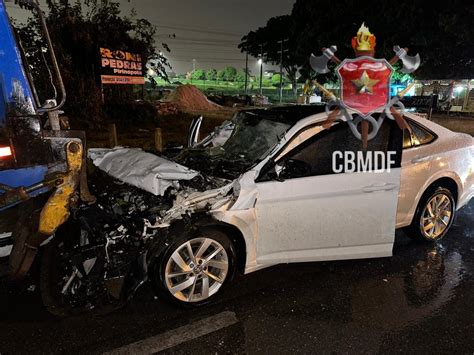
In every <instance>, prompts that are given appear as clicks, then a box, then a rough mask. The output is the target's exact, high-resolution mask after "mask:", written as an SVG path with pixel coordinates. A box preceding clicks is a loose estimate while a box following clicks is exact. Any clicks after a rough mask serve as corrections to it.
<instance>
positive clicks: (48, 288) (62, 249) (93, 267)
mask: <svg viewBox="0 0 474 355" xmlns="http://www.w3.org/2000/svg"><path fill="white" fill-rule="evenodd" d="M76 227H77V226H76ZM73 228H74V227H72V228H71V224H69V223H67V224H66V225H65V226H63V227H62V228H61V230H60V233H59V235H57V236H56V237H54V239H53V240H52V241H51V242H50V243H49V244H47V245H46V246H45V247H44V248H43V254H42V258H41V269H40V290H41V297H42V300H43V304H44V305H45V307H46V309H47V310H48V311H49V312H50V313H51V314H53V315H55V316H59V317H65V316H70V315H76V314H81V313H86V312H93V313H98V314H103V313H108V312H110V311H113V310H115V309H117V308H119V307H121V306H123V305H124V304H125V302H124V300H123V299H115V298H113V297H111V296H110V294H109V293H108V291H107V288H106V287H105V284H104V281H103V279H104V278H103V270H104V268H103V263H104V260H103V258H102V256H101V255H97V256H96V257H93V258H91V259H87V260H86V259H84V258H85V257H82V256H81V254H80V252H78V251H77V249H76V248H78V247H84V246H85V247H87V244H86V245H82V244H83V243H84V238H80V237H78V236H76V235H75V234H77V233H74V231H73V230H72V229H73ZM85 240H87V238H86V239H85ZM73 259H74V260H75V263H74V262H73ZM78 262H79V263H80V265H81V267H80V271H79V270H78V268H77V267H75V266H74V265H76V264H77V263H78Z"/></svg>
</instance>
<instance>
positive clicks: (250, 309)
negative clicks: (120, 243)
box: [0, 201, 474, 354]
mask: <svg viewBox="0 0 474 355" xmlns="http://www.w3.org/2000/svg"><path fill="white" fill-rule="evenodd" d="M0 302H1V304H0V314H1V315H0V317H1V321H0V353H1V354H9V353H12V354H13V353H15V354H16V353H26V352H28V353H66V352H67V353H102V352H104V351H110V350H113V349H115V348H117V347H121V346H124V345H127V344H130V343H133V342H136V341H139V340H142V339H146V338H149V337H153V336H156V335H159V334H163V333H165V332H168V331H171V333H173V330H175V329H181V328H180V327H183V326H186V325H189V324H194V322H199V321H201V320H204V322H206V320H207V319H208V318H209V317H212V316H215V315H217V316H219V315H220V314H223V312H225V314H232V316H233V317H234V315H235V318H236V322H235V323H234V324H232V325H229V326H227V327H225V328H222V329H220V330H217V331H215V332H212V333H210V334H207V335H204V336H201V337H198V338H196V339H194V340H189V341H186V342H184V343H182V344H180V345H177V346H175V347H172V348H170V349H168V350H166V351H167V352H169V353H193V354H195V353H205V354H207V353H257V352H264V353H269V354H275V353H294V352H299V353H316V352H317V353H330V352H331V353H362V352H364V353H395V352H397V353H398V352H409V353H415V352H416V353H468V354H473V352H474V201H472V202H471V203H470V205H468V206H466V207H464V208H463V209H462V210H461V211H460V213H459V215H458V217H457V219H456V221H455V223H454V225H453V227H452V229H451V231H450V233H449V234H448V235H447V236H446V237H445V239H444V240H443V241H442V242H441V243H439V244H436V245H430V244H418V243H414V242H412V241H411V240H410V239H408V238H407V237H406V236H405V235H404V234H403V233H401V232H398V233H397V241H396V244H395V247H394V256H393V257H392V258H384V259H372V260H358V261H344V262H324V263H306V264H293V265H279V266H276V267H272V268H269V269H266V270H262V271H259V272H256V273H253V274H250V275H247V276H245V277H237V278H236V279H235V280H234V282H233V284H231V285H230V286H229V287H228V288H227V289H226V290H224V294H223V295H222V297H221V298H220V301H218V303H217V304H214V305H210V306H206V307H204V308H200V309H195V310H191V311H190V310H182V309H175V308H172V307H170V306H167V305H166V304H164V303H162V302H161V301H159V300H156V299H154V297H153V294H152V292H151V291H150V289H149V288H148V287H143V288H142V289H141V291H140V292H139V293H138V294H137V295H136V297H135V298H134V300H133V301H132V303H131V304H129V305H128V306H127V307H125V308H124V309H121V310H119V311H116V312H114V313H112V314H108V315H101V316H97V315H96V316H80V317H74V318H68V319H55V318H53V317H51V316H49V315H48V314H47V313H46V312H45V311H44V310H43V309H42V307H41V305H40V301H39V297H38V295H37V292H26V293H23V294H20V295H18V294H15V295H5V291H3V292H1V294H0ZM212 319H213V318H211V321H212ZM193 327H196V329H194V330H195V333H198V332H199V331H201V330H202V329H201V328H202V327H205V325H204V326H203V325H202V324H201V323H196V324H195V325H193V326H192V327H188V328H191V337H192V334H193V331H192V328H193ZM188 328H186V329H188ZM188 333H189V329H188ZM182 335H183V334H182V333H178V336H175V338H176V337H177V338H179V336H182ZM188 335H189V334H188Z"/></svg>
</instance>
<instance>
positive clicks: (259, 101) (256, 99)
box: [252, 95, 270, 106]
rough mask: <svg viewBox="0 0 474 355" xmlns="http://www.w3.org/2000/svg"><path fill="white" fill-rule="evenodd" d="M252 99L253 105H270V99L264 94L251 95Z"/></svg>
mask: <svg viewBox="0 0 474 355" xmlns="http://www.w3.org/2000/svg"><path fill="white" fill-rule="evenodd" d="M252 101H253V104H254V106H267V105H270V100H269V99H268V97H267V96H264V95H253V96H252Z"/></svg>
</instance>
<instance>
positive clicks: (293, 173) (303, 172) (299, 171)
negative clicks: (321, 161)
mask: <svg viewBox="0 0 474 355" xmlns="http://www.w3.org/2000/svg"><path fill="white" fill-rule="evenodd" d="M310 173H311V166H310V165H309V164H308V163H305V162H304V161H301V160H296V159H288V160H285V161H284V162H283V165H282V170H281V172H280V175H279V176H278V178H279V179H280V180H282V179H291V178H298V177H304V176H308V175H309V174H310Z"/></svg>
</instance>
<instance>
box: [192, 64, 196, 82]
mask: <svg viewBox="0 0 474 355" xmlns="http://www.w3.org/2000/svg"><path fill="white" fill-rule="evenodd" d="M195 71H196V59H193V71H192V72H191V84H192V83H193V75H194V72H195Z"/></svg>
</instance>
